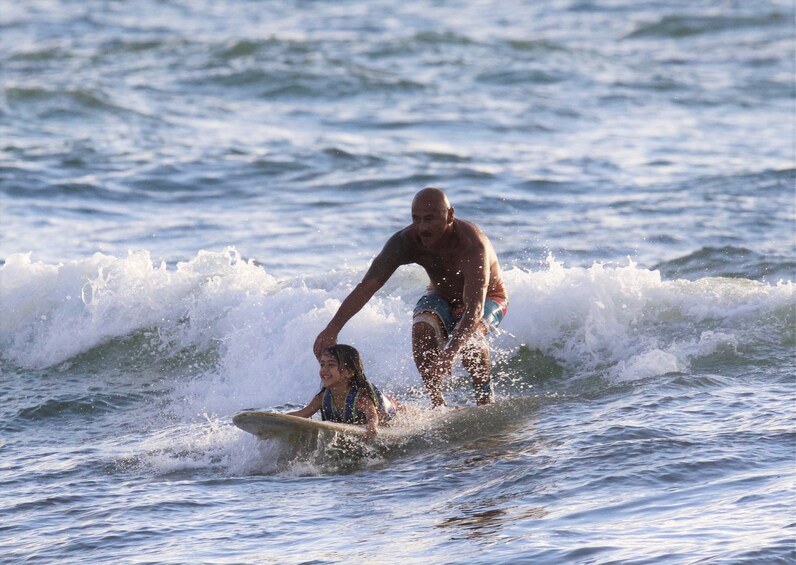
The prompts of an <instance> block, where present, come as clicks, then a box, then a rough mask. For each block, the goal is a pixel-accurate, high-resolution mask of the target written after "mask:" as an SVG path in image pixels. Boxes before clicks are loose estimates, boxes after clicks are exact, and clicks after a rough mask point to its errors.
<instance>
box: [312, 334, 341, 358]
mask: <svg viewBox="0 0 796 565" xmlns="http://www.w3.org/2000/svg"><path fill="white" fill-rule="evenodd" d="M336 343H337V333H335V332H333V331H332V330H330V329H329V328H328V327H327V328H326V329H324V330H323V331H322V332H321V333H319V334H318V337H316V338H315V343H314V344H313V346H312V352H313V353H314V354H315V357H316V358H318V359H320V358H321V353H323V350H324V349H326V348H327V347H331V346H333V345H335V344H336Z"/></svg>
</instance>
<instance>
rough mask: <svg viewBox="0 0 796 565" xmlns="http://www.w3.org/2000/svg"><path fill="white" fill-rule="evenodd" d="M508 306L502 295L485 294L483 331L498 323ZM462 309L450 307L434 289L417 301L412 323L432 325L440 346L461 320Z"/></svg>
mask: <svg viewBox="0 0 796 565" xmlns="http://www.w3.org/2000/svg"><path fill="white" fill-rule="evenodd" d="M508 306H509V301H508V299H507V298H505V297H504V296H495V295H492V296H489V295H487V297H486V300H485V301H484V315H483V317H482V318H481V324H482V325H483V328H484V330H485V332H484V333H488V332H490V331H492V330H493V329H495V328H497V327H498V325H500V322H501V321H502V320H503V316H505V315H506V310H507V309H508ZM464 309H465V308H464V306H458V307H456V308H454V307H452V306H451V304H450V302H448V301H447V300H445V299H444V298H443V297H442V296H440V295H439V294H437V293H436V292H434V291H429V292H426V293H425V294H424V295H423V296H421V297H420V300H418V301H417V304H416V305H415V310H414V313H413V319H414V321H413V323H414V324H418V323H421V322H425V323H427V324H429V325H430V326H431V327H433V328H434V331H435V332H436V334H437V343H438V344H439V345H440V346H442V344H444V343H445V341H446V340H447V339H448V338H449V337H450V335H451V333H453V328H455V327H456V324H457V323H458V322H459V320H461V318H462V315H463V314H464ZM440 322H441V324H440Z"/></svg>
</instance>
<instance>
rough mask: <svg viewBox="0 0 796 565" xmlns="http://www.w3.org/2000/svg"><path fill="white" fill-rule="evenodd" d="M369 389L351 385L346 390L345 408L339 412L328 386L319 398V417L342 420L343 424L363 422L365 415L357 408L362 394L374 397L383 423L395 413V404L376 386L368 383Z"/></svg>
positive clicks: (365, 418) (336, 420) (365, 419)
mask: <svg viewBox="0 0 796 565" xmlns="http://www.w3.org/2000/svg"><path fill="white" fill-rule="evenodd" d="M370 386H371V389H372V390H370V391H368V390H367V389H366V388H359V387H356V386H353V387H351V389H350V390H349V391H348V396H347V397H346V399H345V408H344V409H343V411H342V412H340V411H339V410H338V409H337V407H336V406H335V405H334V402H333V401H332V391H331V390H330V389H328V388H325V389H323V398H322V399H321V419H323V420H325V421H328V422H342V423H343V424H364V423H366V422H367V416H366V415H365V414H364V413H363V412H360V411H359V409H358V408H357V405H358V404H359V399H360V398H361V397H362V395H363V394H367V395H368V397H370V398H371V399H373V398H374V397H375V400H376V402H375V404H376V410H378V412H379V420H380V421H381V422H382V423H383V422H386V421H388V420H389V419H390V418H392V417H393V416H394V415H395V412H396V410H395V406H394V405H393V403H392V402H391V401H390V399H389V398H388V397H387V395H385V394H384V393H382V392H381V391H380V390H379V389H378V388H376V387H375V386H373V385H370Z"/></svg>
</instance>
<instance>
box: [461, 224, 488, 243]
mask: <svg viewBox="0 0 796 565" xmlns="http://www.w3.org/2000/svg"><path fill="white" fill-rule="evenodd" d="M455 221H456V222H457V224H456V231H457V232H458V234H459V239H460V241H461V242H462V243H464V244H465V245H466V246H467V247H474V248H481V247H485V246H486V245H487V244H488V243H489V238H487V237H486V234H485V233H484V232H483V231H482V230H481V228H479V227H478V226H477V225H476V224H474V223H473V222H470V221H467V220H462V219H459V218H456V220H455Z"/></svg>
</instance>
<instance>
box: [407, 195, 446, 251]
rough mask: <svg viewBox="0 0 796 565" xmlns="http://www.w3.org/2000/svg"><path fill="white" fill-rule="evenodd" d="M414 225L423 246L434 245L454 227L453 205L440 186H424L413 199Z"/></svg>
mask: <svg viewBox="0 0 796 565" xmlns="http://www.w3.org/2000/svg"><path fill="white" fill-rule="evenodd" d="M412 226H413V227H414V228H415V230H416V232H417V235H418V237H419V238H420V243H421V244H422V245H423V247H432V246H433V245H434V244H435V243H436V242H438V241H439V240H440V238H441V237H442V236H443V235H445V234H446V233H448V232H449V231H450V230H451V229H453V206H451V205H450V202H448V197H447V196H445V193H444V192H442V191H441V190H440V189H438V188H434V187H428V188H424V189H423V190H421V191H420V192H418V193H417V194H415V198H414V200H412Z"/></svg>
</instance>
